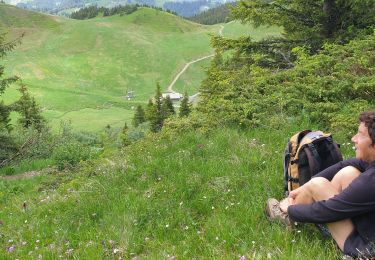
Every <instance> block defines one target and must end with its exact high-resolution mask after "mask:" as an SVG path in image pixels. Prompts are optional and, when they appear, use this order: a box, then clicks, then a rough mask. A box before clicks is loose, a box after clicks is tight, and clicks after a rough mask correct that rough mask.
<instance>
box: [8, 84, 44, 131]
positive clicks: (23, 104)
mask: <svg viewBox="0 0 375 260" xmlns="http://www.w3.org/2000/svg"><path fill="white" fill-rule="evenodd" d="M18 90H19V92H20V93H21V97H20V99H19V100H18V101H17V102H16V103H15V108H16V111H18V112H19V113H20V114H21V117H20V118H19V119H18V121H19V123H20V124H21V125H22V126H23V127H24V128H29V127H31V126H33V127H35V128H36V129H37V130H38V131H40V130H41V129H42V128H43V126H44V123H45V121H44V118H43V117H42V115H41V113H40V108H39V106H38V105H37V103H36V102H35V99H34V97H31V96H30V94H29V92H28V91H27V88H26V86H25V85H24V84H21V87H20V88H19V89H18Z"/></svg>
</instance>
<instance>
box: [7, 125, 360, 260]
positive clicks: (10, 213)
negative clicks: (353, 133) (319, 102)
mask: <svg viewBox="0 0 375 260" xmlns="http://www.w3.org/2000/svg"><path fill="white" fill-rule="evenodd" d="M305 127H311V125H309V124H308V123H293V124H290V126H289V127H287V128H283V129H257V130H251V129H248V130H246V131H238V130H232V129H227V128H224V129H219V130H215V131H213V132H211V133H210V134H208V135H207V134H199V133H195V132H190V133H185V134H182V135H180V136H179V138H178V139H176V138H175V136H173V135H172V136H171V135H168V134H162V135H155V136H150V137H148V138H146V139H143V140H142V141H140V142H137V143H134V144H133V145H131V146H130V147H129V148H127V149H124V150H122V152H121V153H113V154H108V155H107V156H106V157H105V158H101V159H98V160H97V161H94V162H93V161H90V162H87V163H82V164H81V166H80V167H79V168H78V169H76V170H74V171H73V172H71V171H65V172H55V173H50V174H43V175H41V176H36V177H33V178H29V179H21V180H16V181H14V180H13V181H11V180H4V179H0V186H1V192H0V203H1V210H0V220H1V221H2V223H3V224H2V226H1V239H0V244H1V246H0V255H1V256H2V259H15V258H19V259H36V258H38V257H40V256H41V257H42V258H43V259H57V258H64V259H118V258H119V257H122V258H123V259H130V258H134V257H137V259H166V258H167V259H172V258H174V259H191V258H199V259H240V258H241V256H244V257H245V259H334V258H335V257H339V254H338V253H337V251H336V249H335V245H334V243H333V241H332V240H330V239H324V238H323V237H322V235H321V234H320V233H319V231H318V230H317V229H316V228H315V227H314V226H313V225H307V224H306V225H298V226H297V227H296V228H295V229H293V230H287V229H286V228H285V227H284V226H282V225H279V224H278V223H272V224H270V223H269V222H268V221H267V219H266V217H265V215H264V204H265V201H266V199H267V198H268V197H277V198H281V196H282V187H283V185H282V179H283V178H282V163H281V162H282V156H283V150H284V144H285V142H286V141H287V138H288V136H290V135H292V134H293V133H294V132H296V131H298V130H300V129H302V128H305ZM270 130H272V131H270ZM336 139H337V140H338V141H339V142H341V143H347V142H349V140H346V139H344V138H340V137H336ZM342 149H343V153H344V154H345V156H346V157H347V156H352V155H353V151H352V150H351V149H350V148H349V147H348V146H342ZM270 158H273V159H272V160H270ZM23 205H25V206H23ZM241 259H244V258H241Z"/></svg>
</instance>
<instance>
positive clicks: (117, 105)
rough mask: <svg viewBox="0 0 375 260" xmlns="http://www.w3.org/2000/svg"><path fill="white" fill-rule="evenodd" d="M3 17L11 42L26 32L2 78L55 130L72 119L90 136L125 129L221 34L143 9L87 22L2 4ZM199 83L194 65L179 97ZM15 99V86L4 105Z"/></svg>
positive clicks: (198, 69) (198, 68) (214, 28)
mask: <svg viewBox="0 0 375 260" xmlns="http://www.w3.org/2000/svg"><path fill="white" fill-rule="evenodd" d="M0 13H1V16H0V17H1V18H0V26H1V27H4V28H7V29H9V30H10V31H11V35H12V36H13V37H14V36H15V35H20V34H21V33H22V32H25V33H26V36H25V37H24V38H23V40H22V44H21V45H20V46H18V47H17V49H16V50H15V51H13V52H12V53H10V54H9V55H8V56H7V59H6V61H5V65H6V69H7V73H8V74H16V75H19V76H21V77H22V79H23V81H24V83H26V84H27V85H28V87H29V88H30V91H31V93H32V94H33V95H34V96H36V99H37V101H38V102H39V103H40V104H41V105H42V107H43V114H44V116H45V117H46V118H47V119H48V121H50V122H51V123H52V125H53V127H54V128H55V129H56V127H57V126H58V125H59V123H60V121H61V120H71V121H72V125H73V126H74V127H75V129H76V130H85V131H95V132H96V131H100V130H102V129H103V127H104V126H106V125H107V124H110V125H111V126H112V127H121V126H122V125H123V124H124V121H127V122H128V123H130V119H131V117H132V115H133V110H132V109H133V107H135V106H136V105H137V104H139V103H146V102H147V100H148V99H149V98H150V97H151V96H153V93H154V89H155V85H156V82H160V84H161V86H162V88H164V89H165V88H166V87H167V86H168V84H169V83H170V82H171V81H172V79H173V77H174V75H176V74H177V73H178V72H179V71H180V70H181V69H182V68H183V67H184V65H185V64H186V63H187V62H189V61H191V60H193V59H196V58H199V57H202V56H205V55H207V54H210V53H212V50H211V47H210V44H209V36H208V34H209V33H211V34H217V33H218V32H219V30H220V28H221V27H220V26H219V25H215V26H203V25H198V24H195V23H192V22H189V21H186V20H183V19H181V18H179V17H176V16H174V15H171V14H169V13H165V12H161V11H157V10H154V9H148V8H141V9H140V10H139V11H137V12H135V13H133V14H131V15H128V16H121V17H120V16H111V17H104V18H103V17H101V18H95V19H90V20H85V21H78V20H70V19H66V18H61V17H55V16H47V15H42V14H38V13H34V12H29V11H25V10H21V9H18V8H15V7H12V6H9V5H4V4H0ZM228 26H230V28H232V26H233V25H228ZM243 27H244V26H243ZM229 30H231V31H232V33H231V35H233V34H235V31H236V30H238V32H239V33H242V31H241V30H240V29H238V28H235V29H229ZM225 31H226V29H225V30H224V33H225V35H226V32H225ZM250 31H252V30H251V29H250ZM252 32H254V34H255V35H257V34H258V33H259V32H258V31H252ZM206 63H207V61H206ZM203 64H204V63H203ZM204 76H205V75H204V72H203V70H202V63H197V64H195V68H193V69H190V70H189V72H188V73H187V75H184V78H183V79H182V82H184V83H178V85H177V88H176V90H182V89H184V88H187V89H188V90H189V93H193V91H195V90H196V89H197V86H198V85H199V83H200V81H201V80H202V79H203V78H204ZM183 84H184V85H183ZM185 85H186V86H185ZM129 90H133V91H134V92H135V95H136V97H135V99H134V100H132V101H127V100H125V98H124V96H125V95H126V93H127V91H129ZM17 95H18V93H17V91H16V87H14V88H13V90H12V91H8V92H7V96H6V100H7V102H11V101H12V100H15V98H16V96H17Z"/></svg>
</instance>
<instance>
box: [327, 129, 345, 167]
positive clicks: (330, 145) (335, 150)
mask: <svg viewBox="0 0 375 260" xmlns="http://www.w3.org/2000/svg"><path fill="white" fill-rule="evenodd" d="M325 145H326V148H327V150H328V151H329V153H330V155H331V158H332V159H333V161H335V162H339V161H342V160H343V158H342V154H341V151H340V148H339V146H338V144H337V143H335V142H334V141H333V139H332V136H331V135H330V136H329V137H327V142H326V143H325Z"/></svg>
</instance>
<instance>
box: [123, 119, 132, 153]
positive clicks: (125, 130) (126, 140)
mask: <svg viewBox="0 0 375 260" xmlns="http://www.w3.org/2000/svg"><path fill="white" fill-rule="evenodd" d="M128 131H129V128H128V125H127V124H126V123H125V125H124V127H123V128H122V132H121V144H122V146H123V147H125V146H128V145H130V144H131V141H130V140H129V137H128Z"/></svg>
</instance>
